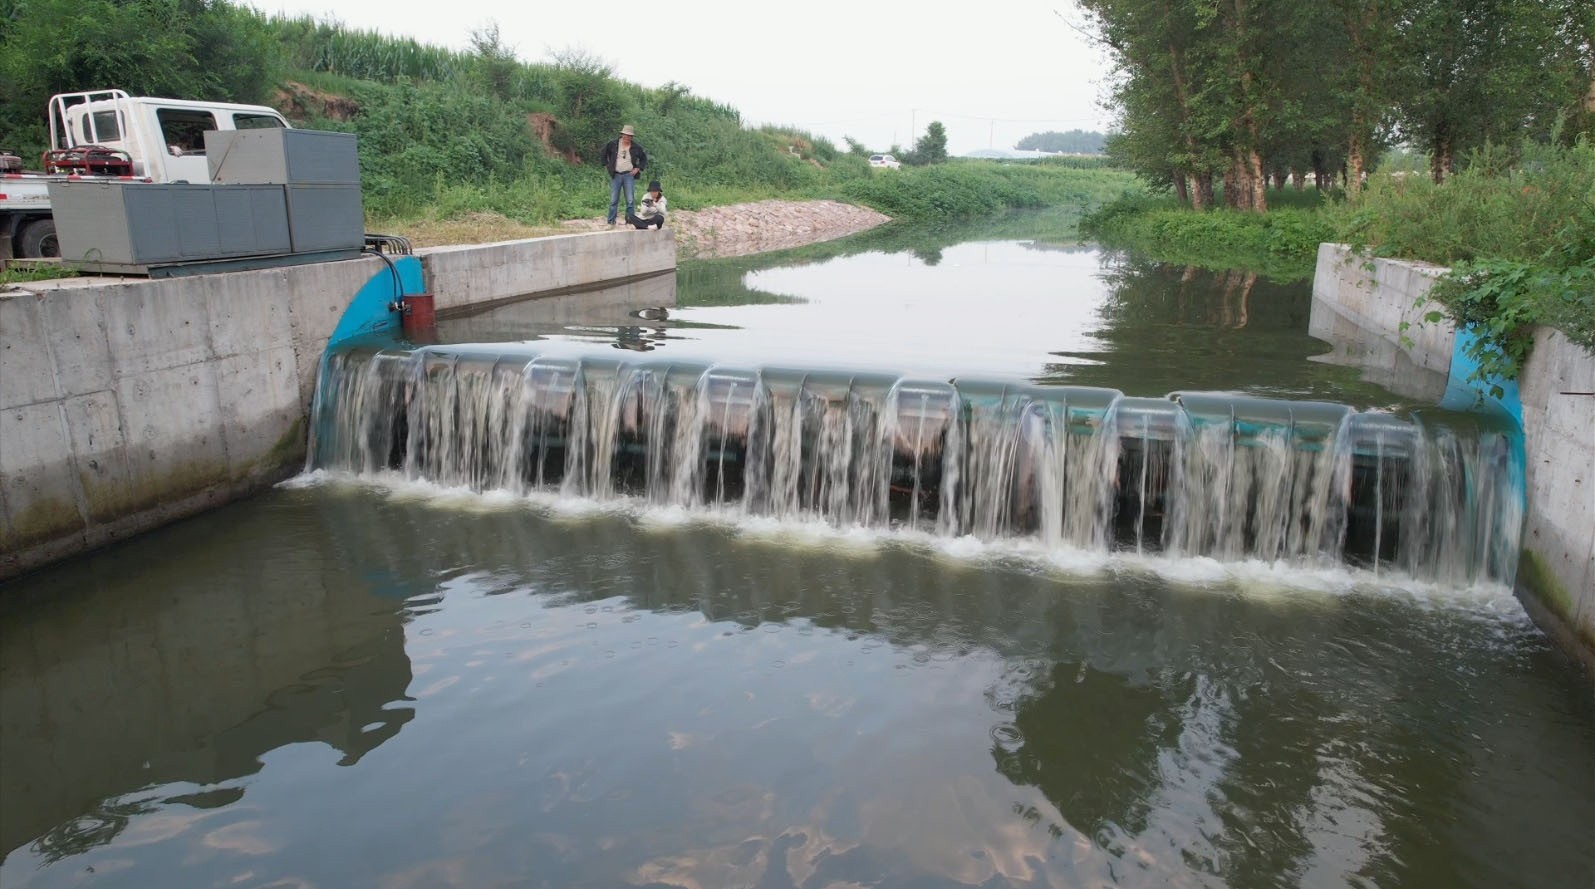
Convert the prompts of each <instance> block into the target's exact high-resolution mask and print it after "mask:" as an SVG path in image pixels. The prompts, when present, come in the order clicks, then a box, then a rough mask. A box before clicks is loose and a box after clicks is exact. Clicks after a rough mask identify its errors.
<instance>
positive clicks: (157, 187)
mask: <svg viewBox="0 0 1595 889" xmlns="http://www.w3.org/2000/svg"><path fill="white" fill-rule="evenodd" d="M357 200H358V198H357ZM50 201H51V205H52V208H53V210H54V214H55V223H56V232H57V236H58V237H59V238H60V241H61V255H62V256H63V257H64V258H65V259H66V260H67V261H68V262H71V261H96V262H105V263H123V264H130V265H153V264H158V263H169V262H184V261H203V260H214V259H226V258H231V257H239V256H258V255H264V254H272V253H285V252H288V251H289V250H290V249H291V245H292V244H291V239H290V237H289V229H288V211H287V200H286V195H285V194H284V191H283V187H282V186H280V185H275V186H274V185H264V186H210V185H187V184H177V183H165V184H148V183H137V182H52V183H50ZM356 207H357V208H358V204H357V205H356ZM308 212H317V211H315V210H314V209H312V210H310V211H308ZM356 212H358V209H357V210H356ZM363 238H364V233H363V232H362V233H361V235H360V236H359V237H358V238H357V247H358V246H359V244H360V243H363Z"/></svg>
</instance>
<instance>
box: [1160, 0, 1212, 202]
mask: <svg viewBox="0 0 1595 889" xmlns="http://www.w3.org/2000/svg"><path fill="white" fill-rule="evenodd" d="M1165 9H1166V6H1165ZM1169 70H1170V71H1171V72H1172V73H1173V75H1174V98H1175V99H1177V100H1178V101H1179V103H1180V135H1181V136H1182V137H1184V139H1185V150H1186V151H1187V152H1189V153H1190V160H1191V161H1193V162H1194V161H1195V160H1196V157H1197V151H1196V137H1195V136H1193V135H1191V127H1190V119H1191V113H1190V106H1189V104H1188V102H1189V99H1188V98H1187V95H1186V92H1185V59H1184V57H1183V56H1182V55H1181V54H1180V48H1179V47H1178V46H1176V45H1175V44H1174V43H1172V42H1171V43H1169ZM1191 198H1192V200H1191V208H1192V209H1194V210H1206V209H1207V208H1208V207H1211V206H1212V205H1213V195H1212V192H1211V191H1209V192H1208V193H1207V194H1206V195H1205V196H1204V195H1203V194H1202V190H1201V189H1197V190H1196V193H1195V194H1194V195H1192V196H1191Z"/></svg>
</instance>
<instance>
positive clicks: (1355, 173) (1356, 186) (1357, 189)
mask: <svg viewBox="0 0 1595 889" xmlns="http://www.w3.org/2000/svg"><path fill="white" fill-rule="evenodd" d="M1362 139H1363V127H1362V115H1361V114H1353V115H1352V116H1351V138H1350V139H1349V140H1347V142H1346V194H1349V195H1352V196H1356V195H1358V194H1361V193H1362V164H1363V153H1364V152H1363V141H1362Z"/></svg>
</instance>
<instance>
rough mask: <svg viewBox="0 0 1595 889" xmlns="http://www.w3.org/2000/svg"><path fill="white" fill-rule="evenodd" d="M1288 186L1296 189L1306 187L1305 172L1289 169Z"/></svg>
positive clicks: (1299, 189)
mask: <svg viewBox="0 0 1595 889" xmlns="http://www.w3.org/2000/svg"><path fill="white" fill-rule="evenodd" d="M1290 187H1291V188H1294V189H1296V190H1297V191H1301V190H1302V189H1303V188H1306V187H1307V174H1305V173H1303V172H1302V171H1300V170H1291V171H1290Z"/></svg>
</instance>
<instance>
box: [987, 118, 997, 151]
mask: <svg viewBox="0 0 1595 889" xmlns="http://www.w3.org/2000/svg"><path fill="white" fill-rule="evenodd" d="M986 147H987V148H996V147H997V121H996V120H993V121H992V122H991V135H990V136H988V137H987V139H986Z"/></svg>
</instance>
